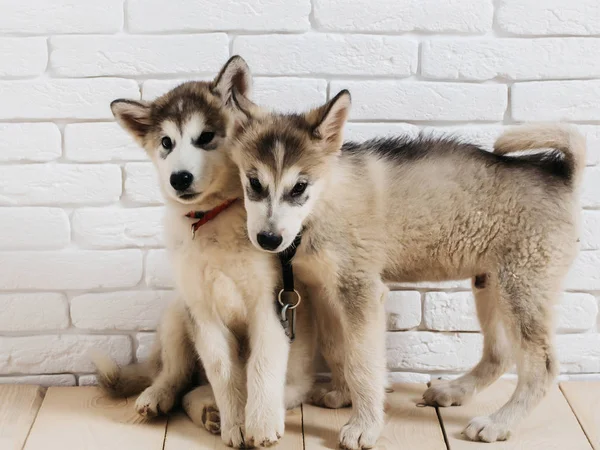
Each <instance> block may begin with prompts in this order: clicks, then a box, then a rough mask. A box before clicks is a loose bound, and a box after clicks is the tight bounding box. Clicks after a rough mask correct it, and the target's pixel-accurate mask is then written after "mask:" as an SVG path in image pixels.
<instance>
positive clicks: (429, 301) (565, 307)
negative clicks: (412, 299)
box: [423, 292, 598, 332]
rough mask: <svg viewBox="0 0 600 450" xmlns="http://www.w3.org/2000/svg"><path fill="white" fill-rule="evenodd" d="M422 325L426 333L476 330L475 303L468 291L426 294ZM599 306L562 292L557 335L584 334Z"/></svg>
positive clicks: (581, 296) (585, 296)
mask: <svg viewBox="0 0 600 450" xmlns="http://www.w3.org/2000/svg"><path fill="white" fill-rule="evenodd" d="M423 311H424V315H423V322H424V325H425V327H426V328H427V329H428V330H435V331H479V330H480V327H479V322H478V320H477V314H476V312H475V301H474V299H473V294H471V293H470V292H427V293H426V294H425V301H424V304H423ZM597 313H598V306H597V304H596V299H595V298H594V297H593V296H592V295H590V294H575V293H564V294H563V295H562V296H561V300H560V303H558V304H557V305H556V317H557V329H558V331H559V332H579V331H586V330H589V329H591V328H593V327H594V325H595V324H596V316H597Z"/></svg>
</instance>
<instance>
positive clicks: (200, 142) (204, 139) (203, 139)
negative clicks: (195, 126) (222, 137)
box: [194, 131, 215, 147]
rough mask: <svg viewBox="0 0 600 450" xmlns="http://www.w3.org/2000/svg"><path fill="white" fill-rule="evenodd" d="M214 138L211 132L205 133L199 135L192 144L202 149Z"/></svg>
mask: <svg viewBox="0 0 600 450" xmlns="http://www.w3.org/2000/svg"><path fill="white" fill-rule="evenodd" d="M214 138H215V133H213V132H212V131H205V132H203V133H201V134H200V136H199V137H198V139H196V142H195V143H194V144H195V145H197V146H198V147H202V146H204V145H206V144H210V143H211V142H212V140H213V139H214Z"/></svg>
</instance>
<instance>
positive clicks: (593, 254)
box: [565, 251, 600, 291]
mask: <svg viewBox="0 0 600 450" xmlns="http://www.w3.org/2000/svg"><path fill="white" fill-rule="evenodd" d="M599 267H600V251H588V252H580V253H579V255H578V256H577V259H575V262H574V263H573V266H572V267H571V270H570V271H569V275H568V276H567V280H566V282H565V288H566V289H569V290H572V291H598V290H600V270H598V268H599Z"/></svg>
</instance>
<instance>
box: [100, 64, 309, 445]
mask: <svg viewBox="0 0 600 450" xmlns="http://www.w3.org/2000/svg"><path fill="white" fill-rule="evenodd" d="M251 85H252V79H251V76H250V71H249V69H248V66H247V65H246V63H245V62H244V60H243V59H242V58H240V57H233V58H231V59H230V60H229V61H228V62H227V63H226V64H225V66H224V67H223V69H222V70H221V72H220V73H219V75H218V76H217V77H216V78H215V80H214V81H212V82H188V83H185V84H182V85H180V86H178V87H176V88H175V89H173V90H171V91H170V92H168V93H167V94H165V95H163V96H162V97H160V98H158V99H156V100H155V101H153V102H152V103H147V102H140V101H137V100H124V99H119V100H115V101H114V102H112V104H111V109H112V112H113V114H114V116H115V118H116V119H117V121H118V123H119V124H120V125H121V126H122V127H123V128H124V129H125V130H126V131H127V132H129V134H130V135H131V136H132V137H133V138H134V139H135V140H136V141H137V143H139V144H140V146H142V147H143V148H144V150H145V151H146V153H147V154H148V156H149V157H150V159H151V160H152V162H153V163H154V165H155V167H156V169H157V172H158V175H159V179H160V185H161V189H162V191H163V194H164V197H165V203H166V208H165V236H166V239H165V240H166V245H167V248H168V250H169V253H170V257H171V261H172V264H173V269H174V270H173V272H174V274H175V282H176V288H177V291H178V294H179V298H178V299H177V300H176V301H175V302H174V303H173V304H172V305H170V306H169V309H168V311H167V312H166V314H165V317H164V318H163V322H162V323H161V328H159V333H158V336H159V337H158V339H157V344H156V346H155V349H154V351H153V353H152V356H151V358H150V362H148V363H144V364H143V365H141V366H140V365H136V366H129V367H124V368H117V367H116V366H115V365H114V364H112V363H110V362H108V361H100V362H98V361H97V366H98V374H99V377H98V378H99V381H100V384H101V385H102V386H104V387H105V389H107V390H108V391H110V392H112V393H114V394H119V393H121V394H125V395H127V394H131V393H132V391H135V390H136V389H135V387H133V386H132V384H133V385H134V386H137V387H139V388H140V389H138V392H139V391H141V389H143V388H144V387H146V386H148V385H149V386H148V387H147V388H146V390H145V391H144V392H143V393H142V394H141V395H140V397H139V398H138V401H137V404H136V409H137V410H138V412H139V413H140V414H142V415H146V416H148V415H154V414H157V413H158V412H163V413H165V412H167V411H168V410H169V409H170V408H171V407H172V406H173V403H174V402H175V399H176V398H177V396H178V395H179V394H180V393H181V392H182V391H183V390H184V389H185V388H186V387H187V386H188V383H189V382H190V380H191V376H192V375H191V374H192V371H193V368H194V365H195V362H196V361H197V360H198V357H199V358H200V360H201V362H202V365H203V366H204V370H205V371H206V375H207V377H208V380H209V382H210V385H211V387H212V390H213V394H214V399H215V401H216V408H218V415H217V417H218V416H220V426H219V424H218V423H217V424H215V423H214V420H213V421H212V422H211V423H210V424H209V423H207V418H208V419H209V420H210V417H213V418H214V416H215V415H214V414H211V413H212V412H216V409H215V407H213V406H211V405H207V404H205V403H203V402H196V401H194V399H195V398H196V397H195V396H194V391H192V392H191V393H190V394H188V395H186V397H184V399H183V406H184V408H185V409H186V412H187V413H188V415H190V417H191V418H192V420H194V421H198V422H201V425H203V426H205V427H207V428H208V429H210V430H211V431H213V432H219V431H220V433H221V437H222V439H223V441H224V443H225V444H227V445H230V446H233V447H238V448H239V447H243V446H259V445H260V446H269V445H272V444H273V443H275V442H276V441H277V440H278V439H279V438H280V437H281V436H282V435H283V431H284V419H285V410H286V408H291V407H295V406H297V405H299V404H300V403H301V402H302V401H303V400H304V399H305V397H306V395H307V393H308V391H309V390H310V388H311V387H312V382H313V374H314V368H313V359H314V352H315V345H316V342H315V338H316V336H315V333H314V332H313V331H312V324H311V323H310V321H311V320H312V319H311V314H310V313H309V302H308V298H306V297H305V296H303V295H302V304H300V305H298V308H297V309H296V310H295V313H297V318H296V336H297V337H296V340H295V342H294V343H293V345H292V346H290V339H289V333H287V334H286V331H285V330H284V327H282V322H281V321H280V318H281V314H282V313H281V311H280V310H279V309H278V307H277V305H276V302H277V293H278V292H279V290H280V288H281V285H282V284H281V279H282V272H281V266H280V262H279V260H278V257H277V256H276V255H272V254H268V253H264V252H261V251H260V250H258V249H257V248H256V247H254V246H253V245H252V243H251V242H250V240H249V239H248V234H247V231H246V220H247V218H246V211H245V209H244V202H243V200H242V198H243V191H242V185H241V182H240V177H239V172H238V169H237V167H236V166H235V165H234V164H233V162H232V160H231V158H230V154H229V149H230V148H231V147H232V142H233V140H234V139H235V132H236V128H237V125H236V116H235V113H234V111H233V109H231V108H229V102H230V100H231V94H232V90H233V89H234V88H235V89H236V90H237V91H240V92H244V93H245V95H249V94H250V90H251ZM275 238H276V236H274V235H265V236H262V237H261V239H262V240H264V243H265V245H267V244H268V242H269V241H270V240H273V239H275ZM279 245H280V242H273V243H272V246H273V248H275V247H278V246H279ZM298 288H300V287H298ZM291 292H293V291H291ZM300 292H301V291H300ZM300 295H301V294H298V296H294V295H291V296H289V297H290V299H291V300H292V301H291V302H290V305H291V306H293V305H295V304H296V303H297V302H298V301H299V299H300ZM291 306H290V307H291ZM284 316H285V318H286V319H289V320H290V321H291V313H289V312H288V313H287V314H284ZM144 369H146V370H147V373H146V374H143V373H141V372H142V371H143V370H144ZM128 383H129V385H128Z"/></svg>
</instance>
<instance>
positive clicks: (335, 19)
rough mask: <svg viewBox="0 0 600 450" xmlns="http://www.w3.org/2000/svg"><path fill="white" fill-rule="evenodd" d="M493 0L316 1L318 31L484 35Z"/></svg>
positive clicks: (491, 13) (492, 9) (315, 12)
mask: <svg viewBox="0 0 600 450" xmlns="http://www.w3.org/2000/svg"><path fill="white" fill-rule="evenodd" d="M493 13H494V8H493V5H492V2H491V1H490V0H454V1H451V2H439V1H436V0H397V1H394V2H370V1H368V0H358V1H353V2H345V1H343V0H315V8H314V15H315V21H316V24H317V28H319V29H323V30H341V31H352V32H355V31H367V32H369V31H370V32H380V33H382V32H403V31H428V32H433V33H444V32H450V33H452V32H463V33H481V32H485V31H488V30H490V29H491V28H492V16H493Z"/></svg>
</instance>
